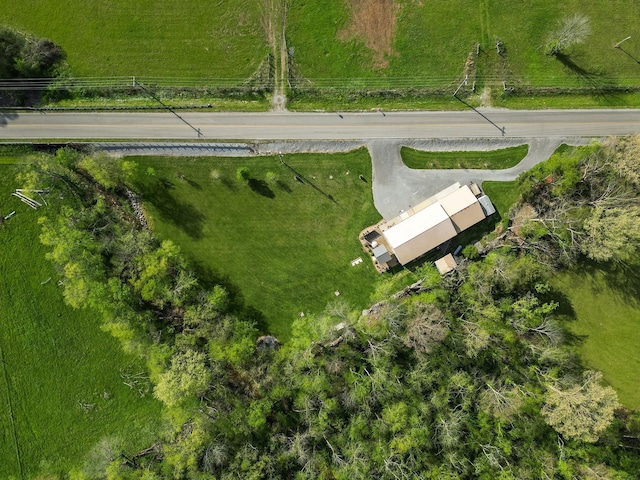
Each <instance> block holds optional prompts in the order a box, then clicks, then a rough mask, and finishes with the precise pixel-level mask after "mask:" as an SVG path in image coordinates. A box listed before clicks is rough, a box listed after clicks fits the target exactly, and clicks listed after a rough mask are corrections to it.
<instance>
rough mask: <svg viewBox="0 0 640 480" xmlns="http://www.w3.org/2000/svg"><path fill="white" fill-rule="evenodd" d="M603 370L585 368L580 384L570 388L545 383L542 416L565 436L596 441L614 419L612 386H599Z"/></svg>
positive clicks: (614, 395) (615, 399) (614, 394)
mask: <svg viewBox="0 0 640 480" xmlns="http://www.w3.org/2000/svg"><path fill="white" fill-rule="evenodd" d="M601 379H602V373H600V372H595V371H586V372H584V374H583V381H582V383H579V384H575V385H572V386H570V387H569V388H560V387H558V386H556V385H547V395H546V401H545V404H544V406H543V407H542V415H543V417H544V418H545V420H546V422H547V423H548V424H549V425H551V426H552V427H553V428H554V429H556V430H557V431H558V432H559V433H561V434H562V435H564V436H565V437H567V438H574V439H576V440H582V441H584V442H596V441H597V440H598V437H599V435H600V434H601V433H602V432H603V431H604V430H605V429H606V428H607V427H608V426H609V425H610V424H611V422H612V421H613V413H614V410H615V409H616V408H618V407H619V405H618V396H617V394H616V392H615V390H613V388H611V387H603V386H601V385H600V383H599V382H600V380H601Z"/></svg>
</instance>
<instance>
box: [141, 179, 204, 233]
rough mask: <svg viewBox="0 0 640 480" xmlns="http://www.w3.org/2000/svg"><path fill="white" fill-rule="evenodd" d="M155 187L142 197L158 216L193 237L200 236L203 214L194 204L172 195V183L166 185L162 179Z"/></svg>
mask: <svg viewBox="0 0 640 480" xmlns="http://www.w3.org/2000/svg"><path fill="white" fill-rule="evenodd" d="M160 182H161V184H162V185H160V184H158V185H157V186H156V187H155V188H153V189H150V190H148V191H147V192H145V194H144V199H145V200H146V201H148V202H150V203H152V204H153V206H154V207H155V208H156V210H157V211H158V213H159V214H160V216H161V217H162V218H163V219H164V220H166V221H168V222H169V223H171V224H173V225H175V226H176V227H178V228H179V229H181V230H182V231H183V232H184V233H186V234H187V235H189V237H191V238H193V239H196V240H197V239H199V238H202V225H203V223H204V220H205V216H204V214H203V213H201V212H200V211H199V210H198V209H197V208H196V207H195V206H193V205H192V204H190V203H187V202H182V201H180V200H178V199H176V198H174V197H173V195H172V194H171V193H170V192H169V190H171V189H173V188H174V187H173V184H171V182H169V184H170V185H171V186H167V184H166V183H165V182H163V179H161V180H160Z"/></svg>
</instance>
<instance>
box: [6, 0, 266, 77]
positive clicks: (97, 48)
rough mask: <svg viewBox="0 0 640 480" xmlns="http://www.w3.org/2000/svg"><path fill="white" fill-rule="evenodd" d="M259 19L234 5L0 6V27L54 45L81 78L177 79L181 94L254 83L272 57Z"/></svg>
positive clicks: (71, 2)
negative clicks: (194, 88) (188, 88)
mask: <svg viewBox="0 0 640 480" xmlns="http://www.w3.org/2000/svg"><path fill="white" fill-rule="evenodd" d="M261 14H262V11H261V8H259V7H258V6H257V5H256V6H253V7H251V8H247V5H246V2H243V1H237V0H235V1H227V2H224V3H221V4H217V5H216V4H214V5H211V4H209V3H203V2H199V1H186V2H180V4H176V3H175V2H172V1H170V0H161V1H150V0H144V1H139V2H133V3H132V2H129V1H126V0H116V1H112V2H106V3H105V2H97V3H96V2H92V3H90V4H89V3H87V2H84V1H82V0H64V1H60V2H56V3H55V4H50V3H37V4H29V3H21V4H15V3H13V2H11V1H10V0H1V1H0V24H5V25H10V26H12V27H15V28H17V29H19V30H22V31H25V32H30V33H32V34H34V35H39V36H44V37H47V38H50V39H52V40H53V41H54V42H55V43H57V44H58V45H60V46H61V47H62V48H63V49H64V51H65V52H66V53H67V55H68V62H69V65H70V66H71V70H72V72H73V74H74V75H76V76H82V77H114V76H134V75H135V76H138V77H140V76H145V77H157V78H158V79H164V80H167V79H168V78H172V79H173V81H172V82H169V84H173V85H176V86H177V85H179V84H180V83H182V82H185V81H188V80H199V81H200V83H203V80H204V79H216V78H237V79H240V80H239V81H242V79H246V78H247V77H249V76H250V75H252V74H253V73H254V72H255V71H256V70H257V69H258V66H259V65H260V62H262V61H263V60H264V59H265V58H266V56H267V46H266V41H265V34H264V29H263V28H262V26H261V24H260V19H261ZM212 81H213V80H212ZM213 82H214V81H213Z"/></svg>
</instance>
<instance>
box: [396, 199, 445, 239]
mask: <svg viewBox="0 0 640 480" xmlns="http://www.w3.org/2000/svg"><path fill="white" fill-rule="evenodd" d="M446 221H450V220H449V215H447V212H445V211H444V208H442V206H441V205H440V204H439V203H434V204H433V205H429V206H428V207H427V208H425V209H424V210H420V211H419V212H417V213H415V214H414V215H411V216H410V217H409V218H407V219H406V220H403V221H402V222H400V223H398V224H397V225H394V226H393V227H391V228H389V229H388V230H385V232H384V236H385V238H386V239H387V242H389V246H391V248H393V249H394V250H395V249H396V248H397V247H399V246H400V245H402V244H403V243H407V242H408V241H410V240H411V239H413V238H415V237H417V236H418V235H420V234H421V233H424V232H425V231H427V230H429V229H431V228H433V227H435V226H436V225H438V224H439V223H442V222H446ZM445 240H446V239H445Z"/></svg>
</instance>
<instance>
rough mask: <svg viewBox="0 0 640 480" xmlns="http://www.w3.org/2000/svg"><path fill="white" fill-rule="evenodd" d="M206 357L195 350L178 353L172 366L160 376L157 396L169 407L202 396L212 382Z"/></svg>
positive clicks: (172, 360)
mask: <svg viewBox="0 0 640 480" xmlns="http://www.w3.org/2000/svg"><path fill="white" fill-rule="evenodd" d="M211 378H212V377H211V372H210V371H209V369H208V368H207V365H206V356H205V355H204V354H203V353H200V352H197V351H195V350H187V351H185V352H179V353H176V354H175V355H174V356H173V357H172V358H171V366H170V367H169V368H168V369H167V371H166V372H164V373H162V374H161V375H160V378H159V379H158V382H157V384H156V386H155V388H154V394H155V396H156V397H157V398H158V399H159V400H161V401H162V402H163V403H164V404H165V405H167V406H168V407H173V406H176V405H179V404H181V403H183V402H185V401H191V400H192V399H193V398H194V397H196V396H198V395H200V394H202V393H203V392H204V391H205V390H206V389H207V388H208V386H209V383H210V382H211Z"/></svg>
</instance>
